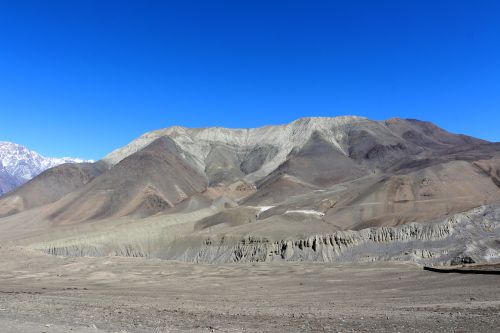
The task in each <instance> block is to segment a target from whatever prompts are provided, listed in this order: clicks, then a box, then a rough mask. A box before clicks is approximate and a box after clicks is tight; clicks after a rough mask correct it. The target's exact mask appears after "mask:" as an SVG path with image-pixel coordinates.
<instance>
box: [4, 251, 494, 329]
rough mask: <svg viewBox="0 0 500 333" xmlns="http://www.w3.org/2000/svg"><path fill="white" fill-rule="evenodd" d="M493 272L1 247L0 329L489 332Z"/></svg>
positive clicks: (492, 313) (406, 266)
mask: <svg viewBox="0 0 500 333" xmlns="http://www.w3.org/2000/svg"><path fill="white" fill-rule="evenodd" d="M499 327H500V276H499V275H467V274H455V273H448V274H440V273H433V272H427V271H424V270H422V268H421V267H417V266H415V265H411V264H403V263H402V264H389V263H374V264H363V265H352V266H348V265H342V266H339V265H335V264H307V263H283V264H276V263H273V264H265V263H263V264H227V265H199V264H198V265H197V264H186V263H179V262H168V261H160V260H154V259H151V260H147V259H140V258H123V257H101V258H60V257H54V256H49V255H45V254H40V253H36V252H32V251H29V250H25V249H21V248H6V247H3V248H0V331H1V332H47V333H51V332H82V333H83V332H180V331H183V332H184V331H187V332H271V331H272V332H353V331H354V332H495V331H496V332H498V331H497V330H498V328H499Z"/></svg>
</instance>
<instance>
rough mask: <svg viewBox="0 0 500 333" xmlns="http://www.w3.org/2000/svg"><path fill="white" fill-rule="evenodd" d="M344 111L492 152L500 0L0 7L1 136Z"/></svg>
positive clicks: (45, 149)
mask: <svg viewBox="0 0 500 333" xmlns="http://www.w3.org/2000/svg"><path fill="white" fill-rule="evenodd" d="M346 114H355V115H362V116H366V117H369V118H372V119H377V120H378V119H387V118H390V117H395V116H398V117H403V118H418V119H423V120H429V121H433V122H434V123H436V124H437V125H439V126H441V127H444V128H445V129H447V130H450V131H452V132H459V133H465V134H469V135H473V136H477V137H481V138H484V139H488V140H493V141H500V1H494V0H491V1H481V0H479V1H478V0H476V1H460V0H454V1H435V0H433V1H430V0H429V1H426V0H419V1H411V0H407V1H399V0H398V1H377V0H366V1H355V0H353V1H333V0H330V1H314V0H305V1H294V0H286V1H273V0H266V1H264V0H262V1H260V0H250V1H246V0H238V1H217V0H213V1H189V0H180V1H166V0H165V1H124V0H120V1H118V0H116V1H104V0H100V1H93V0H86V1H69V0H67V1H62V0H61V1H52V0H45V1H23V0H16V1H9V0H0V140H8V141H14V142H18V143H21V144H25V145H27V146H29V147H30V148H32V149H35V150H38V151H39V152H41V153H43V154H45V155H49V156H65V155H73V156H79V157H84V158H93V159H97V158H100V157H102V156H103V155H105V154H106V153H108V152H109V151H111V150H113V149H115V148H117V147H120V146H122V145H124V144H126V143H127V142H129V141H130V140H132V139H134V138H135V137H137V136H139V135H140V134H142V133H144V132H146V131H149V130H153V129H158V128H163V127H168V126H171V125H184V126H190V127H205V126H214V125H217V126H227V127H255V126H261V125H265V124H281V123H286V122H289V121H292V120H294V119H296V118H299V117H303V116H336V115H346Z"/></svg>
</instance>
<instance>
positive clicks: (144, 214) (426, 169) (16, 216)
mask: <svg viewBox="0 0 500 333" xmlns="http://www.w3.org/2000/svg"><path fill="white" fill-rule="evenodd" d="M498 203H500V144H498V143H491V142H487V141H484V140H480V139H476V138H472V137H469V136H465V135H457V134H452V133H449V132H447V131H445V130H443V129H441V128H439V127H437V126H435V125H433V124H432V123H429V122H424V121H419V120H414V119H400V118H393V119H389V120H386V121H373V120H369V119H367V118H363V117H356V116H345V117H335V118H323V117H312V118H301V119H298V120H296V121H294V122H292V123H290V124H286V125H279V126H265V127H261V128H255V129H227V128H221V127H211V128H186V127H181V126H174V127H170V128H166V129H161V130H157V131H152V132H148V133H145V134H144V135H142V136H141V137H139V138H137V139H136V140H134V141H132V142H131V143H129V144H128V145H126V146H124V147H121V148H119V149H117V150H115V151H112V152H110V153H109V154H108V155H107V156H105V157H104V158H103V159H101V160H100V161H97V162H93V163H88V162H86V163H74V164H62V165H58V166H55V167H53V168H51V169H48V170H46V171H44V172H42V173H41V174H40V175H38V176H37V177H35V178H34V179H33V180H31V181H30V182H28V183H26V184H24V185H22V186H20V187H19V188H17V189H16V190H14V191H12V192H10V193H8V194H7V195H4V196H3V197H2V198H1V199H0V217H2V218H0V231H2V230H9V232H2V233H1V234H2V236H1V237H0V241H1V240H2V239H3V240H4V241H11V242H18V243H25V244H28V243H29V244H30V246H33V247H35V248H38V249H44V250H45V251H47V252H49V253H54V254H64V255H109V254H120V255H137V256H154V257H160V258H165V259H178V260H185V261H192V262H233V261H268V260H312V261H334V260H353V261H356V260H357V261H360V260H361V261H367V260H368V261H370V260H395V259H396V260H414V261H418V262H422V261H435V262H437V263H450V262H452V261H457V260H459V261H460V260H473V261H484V260H486V261H488V260H497V259H499V260H500V244H499V243H500V242H498V233H499V230H500V226H499V223H498V220H496V221H495V218H493V220H492V221H493V222H491V223H490V224H488V225H485V224H484V219H480V218H479V217H478V216H479V215H478V214H484V215H483V216H496V215H495V214H500V213H499V212H500V209H499V208H498V207H497V204H498ZM478 209H480V210H478ZM28 221H29V222H28ZM457 221H458V222H457ZM471 221H476V222H471ZM470 232H472V233H473V235H470V234H469V233H470ZM28 239H29V241H28ZM464 239H466V240H467V241H464Z"/></svg>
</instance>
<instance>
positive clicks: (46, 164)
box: [0, 141, 93, 195]
mask: <svg viewBox="0 0 500 333" xmlns="http://www.w3.org/2000/svg"><path fill="white" fill-rule="evenodd" d="M83 162H93V161H87V160H83V159H80V158H71V157H63V158H52V157H45V156H42V155H40V154H39V153H37V152H36V151H33V150H30V149H28V148H26V147H25V146H22V145H19V144H17V143H12V142H6V141H0V178H1V177H2V174H3V176H4V177H9V178H10V183H11V184H12V179H15V180H16V181H15V183H16V186H17V185H20V184H22V183H25V182H27V181H28V180H30V179H32V178H33V177H36V176H37V175H39V174H40V173H42V172H43V171H45V170H47V169H50V168H52V167H55V166H56V165H59V164H64V163H83ZM12 186H13V185H12ZM1 187H2V186H1V179H0V195H1V194H2V192H3V193H5V192H7V191H8V190H11V189H12V188H3V189H2V188H1ZM4 187H6V186H4Z"/></svg>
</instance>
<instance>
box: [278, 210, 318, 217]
mask: <svg viewBox="0 0 500 333" xmlns="http://www.w3.org/2000/svg"><path fill="white" fill-rule="evenodd" d="M289 213H299V214H306V215H316V216H325V213H323V212H318V211H317V210H309V209H297V210H287V211H286V212H285V214H289Z"/></svg>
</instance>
